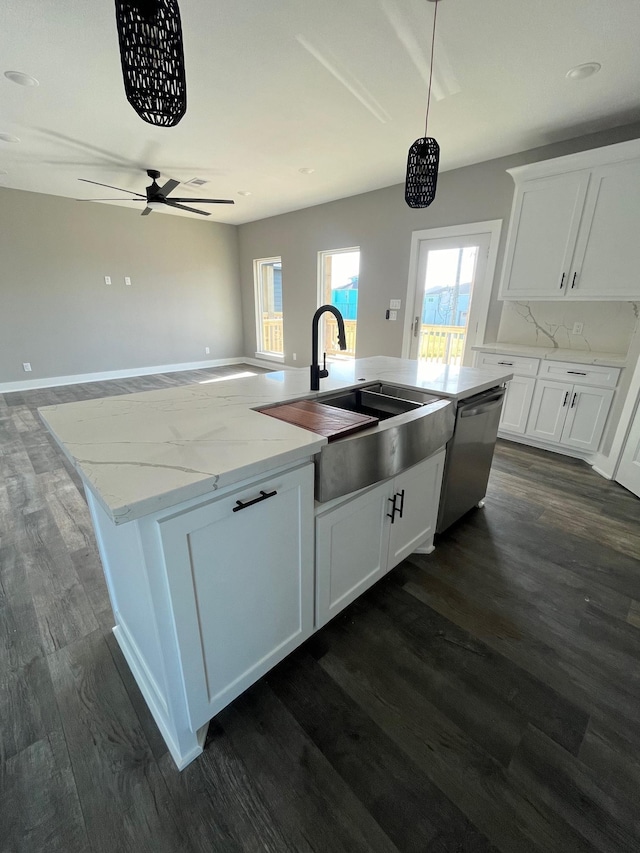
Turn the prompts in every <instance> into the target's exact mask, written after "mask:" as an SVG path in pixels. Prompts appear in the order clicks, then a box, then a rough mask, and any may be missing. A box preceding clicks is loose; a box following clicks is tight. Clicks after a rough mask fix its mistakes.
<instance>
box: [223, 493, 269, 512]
mask: <svg viewBox="0 0 640 853" xmlns="http://www.w3.org/2000/svg"><path fill="white" fill-rule="evenodd" d="M277 494H278V493H277V492H276V490H275V489H274V490H273V491H272V492H265V491H264V490H263V489H260V497H259V498H254V499H253V500H252V501H245V502H244V503H243V502H242V501H236V505H235V506H234V508H233V512H240V510H241V509H247V507H250V506H253V505H254V504H259V503H260V502H261V501H266V500H267V498H272V497H273V496H274V495H277Z"/></svg>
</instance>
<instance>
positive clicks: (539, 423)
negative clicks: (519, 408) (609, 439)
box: [526, 379, 613, 452]
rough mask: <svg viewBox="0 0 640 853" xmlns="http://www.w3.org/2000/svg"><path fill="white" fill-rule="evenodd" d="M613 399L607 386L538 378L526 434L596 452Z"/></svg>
mask: <svg viewBox="0 0 640 853" xmlns="http://www.w3.org/2000/svg"><path fill="white" fill-rule="evenodd" d="M612 399H613V391H611V390H609V389H608V388H590V387H585V386H582V385H571V384H569V383H563V382H555V381H553V380H549V379H538V381H537V384H536V389H535V393H534V396H533V401H532V404H531V413H530V415H529V420H528V423H527V429H526V434H527V435H530V436H533V437H535V438H539V439H543V440H545V441H550V442H554V443H560V444H565V445H567V446H568V447H575V448H577V449H579V450H583V451H588V452H595V451H596V450H597V449H598V446H599V444H600V438H601V437H602V432H603V430H604V425H605V423H606V420H607V414H608V413H609V408H610V406H611V400H612Z"/></svg>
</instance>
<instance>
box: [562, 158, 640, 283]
mask: <svg viewBox="0 0 640 853" xmlns="http://www.w3.org/2000/svg"><path fill="white" fill-rule="evenodd" d="M639 236H640V161H638V160H632V161H631V162H627V163H616V164H613V165H610V166H601V167H599V168H597V169H594V170H593V171H592V173H591V183H590V185H589V193H588V195H587V198H586V202H585V207H584V214H583V217H582V224H581V227H580V233H579V236H578V242H577V245H576V251H575V256H574V260H573V267H572V270H571V281H570V282H569V298H571V299H629V298H631V299H637V298H638V297H640V239H639Z"/></svg>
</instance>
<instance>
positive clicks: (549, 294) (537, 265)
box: [502, 172, 589, 299]
mask: <svg viewBox="0 0 640 853" xmlns="http://www.w3.org/2000/svg"><path fill="white" fill-rule="evenodd" d="M588 183H589V172H572V173H570V174H568V175H560V176H557V177H553V178H541V179H539V180H536V181H526V182H525V183H524V184H522V185H520V186H519V187H518V188H517V190H516V202H515V207H514V210H513V214H512V225H511V229H512V230H511V232H510V235H509V244H508V249H507V255H506V259H505V278H504V282H505V284H506V290H507V294H505V293H503V294H502V298H509V299H542V298H544V299H549V298H552V299H557V298H558V296H564V294H565V293H566V292H567V283H568V279H569V268H570V266H571V259H572V257H573V250H574V247H575V244H576V238H577V236H578V226H579V225H580V216H581V214H582V208H583V206H584V200H585V197H586V195H587V185H588Z"/></svg>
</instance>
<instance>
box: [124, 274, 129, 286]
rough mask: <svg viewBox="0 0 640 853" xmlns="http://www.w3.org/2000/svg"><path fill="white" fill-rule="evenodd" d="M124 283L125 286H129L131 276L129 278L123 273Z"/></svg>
mask: <svg viewBox="0 0 640 853" xmlns="http://www.w3.org/2000/svg"><path fill="white" fill-rule="evenodd" d="M124 283H125V284H126V285H127V287H131V278H130V276H128V275H125V277H124Z"/></svg>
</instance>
